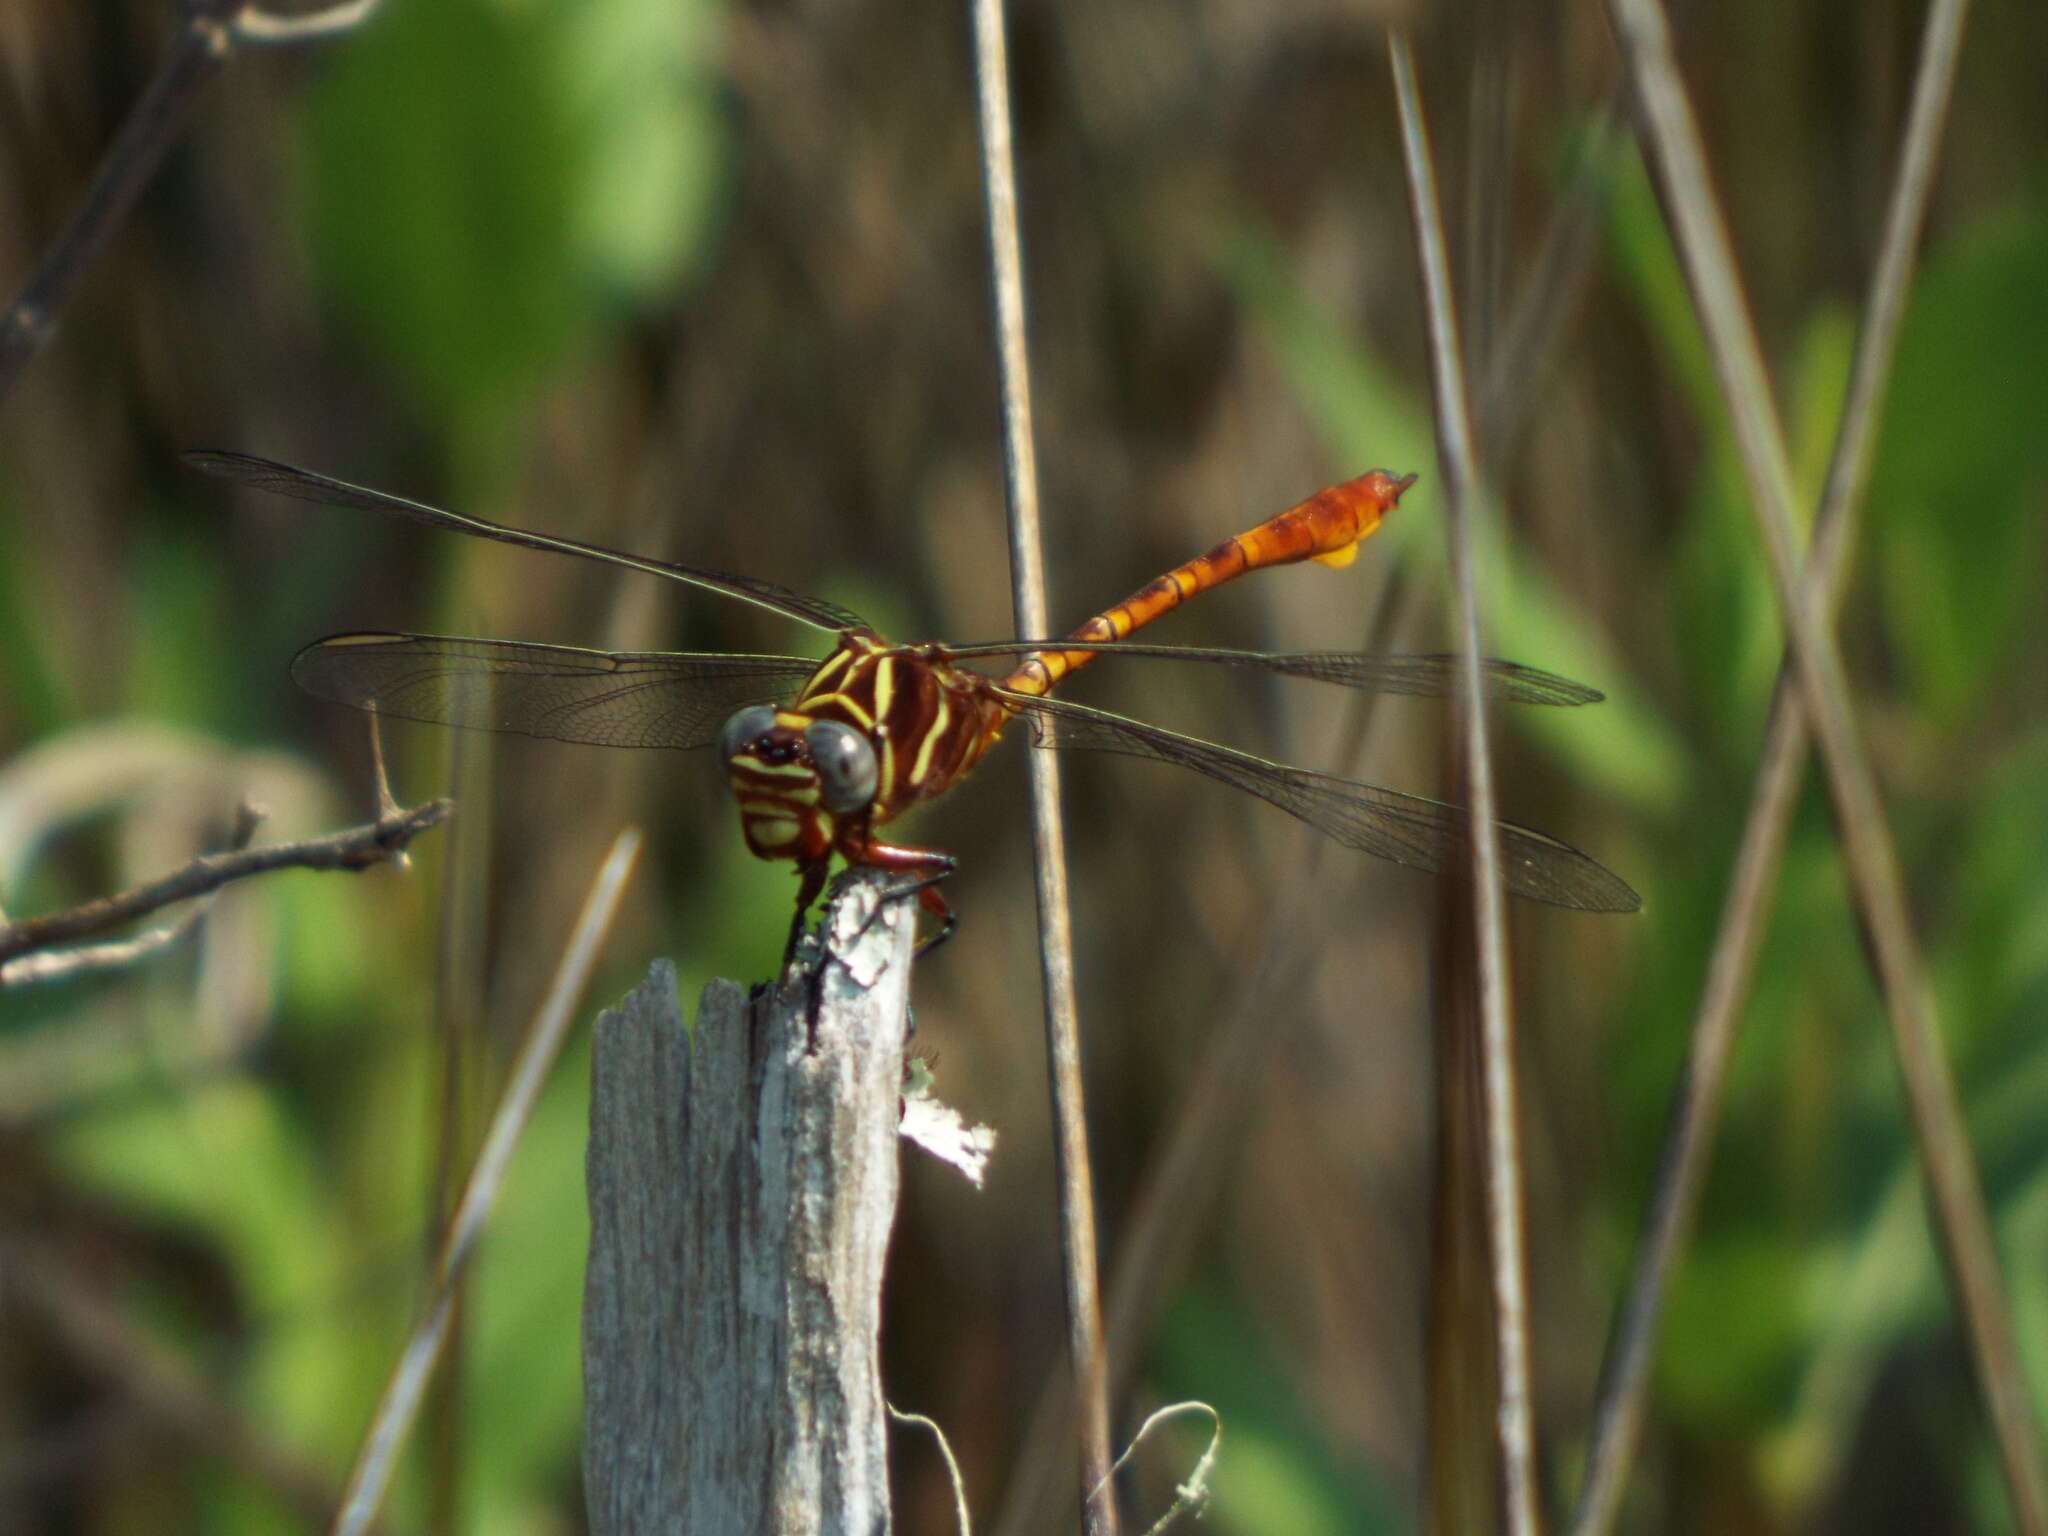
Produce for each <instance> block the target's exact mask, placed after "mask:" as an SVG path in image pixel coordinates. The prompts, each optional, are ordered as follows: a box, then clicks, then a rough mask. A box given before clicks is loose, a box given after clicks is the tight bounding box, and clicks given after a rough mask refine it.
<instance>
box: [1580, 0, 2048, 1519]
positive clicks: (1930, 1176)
mask: <svg viewBox="0 0 2048 1536" xmlns="http://www.w3.org/2000/svg"><path fill="white" fill-rule="evenodd" d="M1608 12H1609V15H1610V17H1611V18H1612V21H1613V24H1614V29H1615V33H1616V36H1617V39H1618V40H1619V42H1620V45H1621V51H1622V55H1623V59H1624V62H1625V65H1626V67H1627V70H1628V73H1629V77H1630V81H1631V84H1632V86H1633V89H1634V92H1635V101H1636V112H1637V122H1638V129H1637V131H1638V136H1639V137H1640V138H1641V140H1642V142H1643V145H1644V149H1645V153H1646V155H1647V157H1648V159H1649V162H1650V165H1651V168H1652V171H1653V173H1654V175H1655V177H1656V181H1657V186H1658V192H1659V196H1660V198H1661V200H1662V202H1663V206H1664V210H1665V217H1666V218H1667V220H1668V221H1669V222H1670V225H1671V229H1672V235H1673V239H1674V241H1675V243H1676V245H1677V248H1678V252H1679V257H1680V260H1681V263H1682V265H1683V267H1684V270H1685V275H1686V282H1687V284H1688V286H1689V288H1690V290H1691V293H1692V297H1693V303H1694V306H1695V308H1696V309H1697V311H1698V313H1699V316H1700V322H1701V326H1702V329H1703V330H1704V331H1705V333H1706V338H1707V346H1708V350H1709V352H1710V354H1711V356H1712V358H1713V363H1714V371H1715V375H1716V377H1717V379H1718V381H1719V383H1720V387H1721V392H1722V395H1723V398H1724V399H1725V401H1726V403H1727V406H1728V410H1729V414H1730V416H1731V418H1732V420H1733V422H1734V427H1735V438H1736V445H1737V448H1738V450H1739V451H1740V454H1741V458H1742V464H1743V470H1744V474H1745V476H1746V478H1747V479H1748V481H1749V488H1750V496H1751V500H1752V502H1753V504H1754V506H1755V510H1756V516H1757V523H1758V526H1759V528H1760V529H1761V531H1762V533H1763V540H1764V548H1765V553H1766V554H1767V556H1768V557H1769V559H1770V564H1771V575H1772V579H1773V581H1774V582H1775V583H1776V586H1777V589H1778V601H1779V607H1780V609H1781V610H1782V612H1783V614H1784V617H1785V624H1786V628H1787V630H1788V631H1789V632H1790V636H1791V650H1792V658H1793V661H1794V664H1795V666H1796V669H1797V676H1798V679H1799V683H1800V686H1801V689H1802V690H1803V692H1804V694H1805V702H1806V708H1807V710H1808V712H1809V713H1810V716H1811V724H1812V728H1813V731H1814V734H1815V737H1816V738H1817V740H1818V742H1819V745H1820V751H1821V760H1822V763H1823V764H1824V766H1825V768H1826V770H1827V777H1828V787H1829V792H1830V794H1831V796H1832V799H1833V803H1834V809H1835V825H1836V833H1837V836H1838V837H1839V838H1840V840H1841V843H1842V849H1843V853H1844V856H1845V859H1846V862H1847V864H1848V867H1849V876H1850V881H1851V885H1852V888H1853V890H1854V893H1855V898H1856V904H1857V908H1858V911H1859V914H1860V917H1861V919H1862V932H1863V936H1864V940H1865V944H1866V946H1867V948H1868V950H1869V952H1870V953H1871V955H1872V956H1873V958H1874V960H1875V963H1876V970H1877V976H1878V982H1879V986H1880V988H1881V990H1882V991H1883V993H1884V998H1885V1007H1886V1011H1887V1013H1888V1015H1889V1016H1890V1020H1891V1025H1892V1033H1893V1038H1894V1043H1895V1045H1896V1048H1897V1050H1898V1053H1899V1066H1900V1073H1901V1075H1902V1076H1903V1077H1904V1078H1905V1082H1906V1094H1907V1101H1908V1104H1909V1107H1910V1110H1911V1114H1912V1120H1913V1128H1914V1134H1915V1138H1916V1140H1917V1142H1918V1144H1919V1148H1920V1154H1921V1157H1922V1158H1923V1159H1924V1161H1925V1163H1926V1168H1927V1183H1928V1192H1929V1195H1930V1197H1931V1199H1932V1201H1933V1204H1934V1208H1935V1214H1936V1217H1937V1224H1938V1227H1939V1230H1940V1234H1941V1239H1942V1250H1943V1254H1944V1256H1945V1258H1946V1260H1947V1263H1948V1267H1949V1272H1950V1275H1951V1277H1952V1279H1953V1281H1954V1284H1955V1288H1956V1293H1957V1303H1958V1305H1959V1307H1960V1309H1961V1312H1962V1316H1963V1321H1964V1324H1965V1327H1966V1329H1967V1331H1968V1334H1969V1338H1970V1346H1971V1351H1972V1354H1973V1357H1974V1359H1975V1364H1976V1369H1977V1375H1978V1379H1979V1381H1980V1383H1981V1384H1982V1386H1983V1390H1984V1393H1985V1396H1986V1399H1987V1403H1988V1407H1989V1410H1990V1416H1991V1423H1992V1430H1993V1435H1994V1437H1995V1439H1996V1441H1997V1444H1998V1451H1999V1457H2000V1460H2001V1462H2002V1464H2003V1467H2004V1472H2005V1477H2006V1482H2007V1485H2008V1486H2009V1488H2010V1490H2011V1493H2012V1498H2013V1504H2014V1508H2015V1510H2016V1512H2017V1514H2018V1517H2019V1520H2020V1523H2021V1526H2022V1527H2023V1528H2024V1529H2026V1530H2028V1531H2030V1532H2040V1531H2044V1530H2048V1482H2044V1479H2043V1474H2042V1469H2041V1463H2040V1459H2039V1452H2038V1450H2037V1446H2036V1437H2035V1430H2034V1423H2033V1417H2034V1416H2033V1410H2032V1406H2031V1403H2030V1402H2029V1399H2028V1397H2027V1393H2026V1386H2025V1382H2024V1379H2023V1378H2022V1376H2021V1374H2020V1370H2019V1364H2018V1352H2017V1349H2016V1346H2015V1341H2014V1334H2013V1325H2012V1317H2011V1309H2010V1305H2009V1303H2008V1301H2007V1298H2006V1296H2005V1291H2004V1286H2003V1282H2002V1281H2001V1279H2000V1277H1999V1273H1998V1264H1997V1255H1996V1250H1995V1248H1994V1246H1993V1243H1992V1238H1991V1223H1990V1219H1989V1216H1988V1215H1987V1213H1986V1211H1985V1206H1984V1195H1983V1190H1982V1188H1981V1186H1980V1185H1979V1182H1978V1178H1977V1169H1976V1163H1975V1160H1974V1158H1973V1156H1972V1154H1971V1151H1970V1147H1969V1140H1968V1136H1967V1134H1966V1132H1965V1129H1964V1125H1963V1118H1962V1111H1961V1107H1960V1105H1959V1103H1958V1101H1957V1097H1956V1090H1955V1083H1954V1081H1953V1079H1952V1078H1951V1076H1950V1074H1949V1069H1948V1061H1947V1058H1946V1057H1945V1056H1944V1055H1943V1053H1942V1050H1941V1045H1940V1031H1939V1027H1938V1024H1937V1021H1936V1019H1935V1015H1934V1007H1933V1002H1932V999H1931V997H1930V995H1929V992H1928V987H1927V980H1926V976H1925V974H1924V967H1923V965H1922V963H1921V959H1920V953H1919V946H1918V943H1917V941H1916V939H1915V937H1914V934H1913V930H1912V925H1911V922H1910V920H1909V918H1908V916H1907V911H1906V902H1905V893H1904V880H1903V877H1902V875H1901V873H1900V870H1899V863H1898V855H1897V851H1896V849H1895V848H1894V846H1893V843H1892V839H1891V834H1890V830H1889V828H1888V827H1887V825H1886V823H1885V818H1884V808H1883V805H1882V803H1881V801H1880V799H1879V797H1878V794H1877V787H1876V783H1875V781H1874V779H1873V777H1872V774H1871V771H1870V765H1869V762H1868V760H1867V759H1866V757H1865V756H1864V753H1863V751H1862V747H1861V744H1860V742H1859V740H1858V738H1857V735H1856V729H1855V721H1854V718H1853V714H1852V711H1851V709H1850V705H1849V689H1848V681H1847V677H1846V673H1845V671H1844V668H1843V666H1842V659H1841V653H1840V651H1839V650H1838V648H1837V647H1836V644H1835V639H1834V634H1833V631H1832V629H1831V627H1830V626H1829V625H1828V624H1827V623H1826V622H1825V621H1824V619H1823V617H1822V615H1821V612H1820V605H1818V604H1816V603H1815V602H1814V601H1813V600H1812V599H1813V596H1814V593H1813V592H1811V591H1809V590H1808V585H1807V584H1806V583H1804V582H1803V581H1802V579H1801V571H1800V564H1799V555H1798V550H1797V543H1796V535H1795V533H1794V531H1793V515H1792V507H1793V493H1792V471H1791V463H1790V459H1789V457H1788V455H1787V452H1786V448H1785V438H1784V433H1783V430H1782V429H1781V427H1780V426H1779V423H1778V419H1777V411H1776V407H1775V404H1774V402H1773V399H1772V396H1771V391H1770V381H1769V377H1768V375H1767V373H1766V371H1765V369H1764V364H1763V356H1762V352H1761V349H1760V348H1759V347H1758V345H1757V340H1756V333H1755V328H1754V326H1753V325H1752V323H1751V321H1750V317H1749V312H1748V308H1747V305H1746V302H1745V300H1744V298H1743V294H1742V289H1741V282H1740V278H1739V275H1738V273H1737V269H1736V265H1735V257H1734V251H1733V248H1732V246H1731V244H1730V242H1729V239H1728V233H1727V228H1726V225H1725V223H1724V222H1723V220H1722V218H1721V215H1720V210H1719V207H1718V205H1717V203H1716V201H1715V198H1714V194H1713V190H1712V186H1711V182H1710V179H1709V176H1708V170H1707V164H1706V155H1705V150H1704V147H1703V145H1702V143H1701V139H1700V134H1699V127H1698V123H1697V121H1696V120H1695V118H1694V116H1693V112H1692V106H1691V103H1690V101H1689V100H1688V99H1687V97H1686V94H1685V88H1684V84H1683V82H1682V81H1681V80H1680V78H1679V75H1678V69H1677V64H1676V62H1675V60H1674V58H1673V55H1672V48H1671V37H1670V29H1669V26H1668V25H1667V23H1666V20H1665V17H1664V13H1663V11H1662V9H1661V8H1660V7H1659V6H1658V5H1657V4H1656V0H1608ZM1815 585H1819V584H1818V583H1816V584H1815Z"/></svg>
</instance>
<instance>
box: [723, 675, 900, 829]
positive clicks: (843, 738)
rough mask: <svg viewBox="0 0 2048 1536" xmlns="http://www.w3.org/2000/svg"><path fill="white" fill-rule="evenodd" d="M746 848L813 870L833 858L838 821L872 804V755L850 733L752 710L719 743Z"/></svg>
mask: <svg viewBox="0 0 2048 1536" xmlns="http://www.w3.org/2000/svg"><path fill="white" fill-rule="evenodd" d="M718 751H719V756H720V757H722V758H723V759H724V760H725V771H726V777H727V778H728V779H729V780H730V782H731V784H732V792H733V797H734V798H735V799H737V800H738V801H739V806H740V826H741V828H742V830H744V832H745V833H746V838H747V846H748V847H749V848H750V849H752V850H753V852H754V854H755V855H756V856H757V857H759V858H763V859H795V860H796V861H797V862H799V863H803V864H810V863H815V862H816V861H817V860H819V859H822V858H824V857H825V856H826V855H827V854H829V853H830V852H831V851H832V846H833V844H834V842H835V841H836V840H837V834H838V825H839V823H840V821H842V820H845V819H848V818H853V817H858V816H861V815H863V814H864V813H866V811H867V810H868V809H869V808H870V807H871V806H872V805H873V804H874V801H875V789H876V786H877V784H878V782H879V779H880V770H879V769H878V767H877V765H876V762H875V749H874V747H873V746H872V745H871V744H870V743H869V741H868V739H867V738H866V737H865V736H863V735H861V733H860V732H858V731H856V730H855V729H854V728H853V727H852V726H850V725H846V724H843V723H842V722H840V721H837V720H820V719H814V718H813V717H811V716H809V715H804V714H798V713H796V712H794V711H791V710H784V709H773V708H771V707H769V706H768V705H766V704H750V705H748V706H747V707H746V708H745V709H743V710H741V711H740V712H739V713H738V714H736V715H734V716H733V717H732V718H731V719H730V720H728V721H726V722H725V729H724V730H722V731H721V732H720V733H719V737H718Z"/></svg>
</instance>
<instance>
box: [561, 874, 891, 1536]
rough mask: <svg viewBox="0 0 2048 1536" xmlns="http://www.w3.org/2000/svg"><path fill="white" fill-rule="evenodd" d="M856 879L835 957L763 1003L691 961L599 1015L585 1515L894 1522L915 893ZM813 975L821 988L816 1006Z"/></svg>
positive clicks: (661, 1521) (652, 1522)
mask: <svg viewBox="0 0 2048 1536" xmlns="http://www.w3.org/2000/svg"><path fill="white" fill-rule="evenodd" d="M874 890H875V887H874V883H873V882H872V881H870V880H860V881H856V882H853V883H852V884H851V885H849V887H848V888H847V889H846V890H845V891H844V892H843V893H842V894H841V895H840V896H838V897H837V898H836V899H835V900H834V902H833V904H832V906H831V908H830V909H829V912H828V916H827V918H826V923H825V928H826V932H827V934H828V935H830V936H831V942H832V945H833V949H834V954H833V957H832V958H831V959H830V960H828V961H826V962H825V963H824V966H823V971H822V975H821V976H820V977H819V979H818V980H817V984H816V990H815V993H813V992H812V990H811V981H812V977H813V974H814V973H813V972H812V971H807V970H805V969H804V968H803V967H801V966H799V967H795V968H793V969H792V971H791V972H790V973H789V979H788V980H786V981H785V983H784V984H783V985H782V986H781V987H780V988H779V989H777V990H775V991H765V990H764V992H763V993H762V995H761V996H760V997H758V998H756V999H754V1000H752V1001H751V1002H750V1001H749V999H748V997H747V995H746V994H745V993H744V992H742V991H741V989H740V988H739V987H738V986H736V985H735V984H733V983H732V982H729V981H722V980H721V981H713V982H712V983H711V984H710V985H709V986H707V987H706V988H705V989H704V994H703V997H702V1000H701V1001H700V1003H699V1006H698V1014H697V1024H696V1028H695V1032H694V1038H693V1037H692V1036H691V1035H690V1034H689V1033H687V1032H686V1030H685V1027H684V1024H683V1021H682V1017H681V1014H680V1012H679V1009H678V1006H677V1001H676V996H675V970H674V967H673V966H672V965H671V964H670V963H669V962H667V961H665V960H661V961H656V962H655V963H654V965H653V966H652V967H651V968H650V969H649V971H648V975H647V979H646V980H645V981H644V982H642V983H641V985H640V986H639V987H638V988H636V989H635V990H634V991H633V992H632V993H630V994H628V996H627V997H626V998H625V999H624V1000H623V1001H622V1002H621V1003H620V1004H619V1005H618V1006H617V1007H616V1008H613V1009H611V1010H610V1011H608V1012H607V1013H606V1014H605V1015H604V1016H603V1017H602V1018H600V1019H599V1020H598V1022H597V1026H596V1060H595V1067H594V1071H593V1074H592V1089H591V1126H590V1152H589V1167H588V1175H589V1192H590V1215H591V1235H590V1267H589V1273H588V1276H587V1279H586V1282H585V1293H584V1315H583V1354H584V1362H583V1378H584V1407H583V1427H584V1444H583V1467H584V1483H585V1498H586V1501H587V1503H588V1507H589V1516H590V1528H591V1530H592V1531H593V1532H596V1533H598V1536H628V1533H630V1536H648V1533H667V1532H688V1533H691V1536H700V1533H703V1536H716V1533H725V1532H732V1533H752V1532H772V1533H785V1532H788V1533H810V1532H817V1533H841V1532H844V1533H857V1536H875V1533H879V1532H884V1531H886V1530H888V1528H889V1502H888V1489H889V1485H888V1460H887V1454H886V1445H885V1435H886V1422H885V1416H884V1413H883V1408H882V1389H881V1377H880V1369H879V1365H878V1362H877V1335H878V1331H879V1326H880V1320H881V1284H882V1265H883V1260H884V1257H885V1254H886V1251H887V1247H888V1241H889V1228H890V1224H891V1222H892V1221H893V1219H894V1216H895V1209H896V1190H897V1163H896V1158H897V1151H896V1146H897V1121H898V1116H899V1095H900V1093H901V1089H902V1075H903V1059H904V1052H905V1046H906V1043H907V1038H908V1024H907V993H906V989H907V984H908V977H909V969H910V967H909V951H910V943H911V937H912V930H913V929H914V927H915V924H914V923H913V922H912V920H911V912H910V911H909V910H906V905H907V904H905V903H903V902H892V903H890V904H889V905H888V906H886V907H885V908H883V909H882V911H881V912H880V913H879V915H876V916H874V918H873V921H872V923H870V924H869V926H868V928H867V931H866V932H865V934H859V935H856V934H855V932H854V930H856V929H857V928H858V927H859V926H860V924H861V923H862V922H863V921H864V920H865V919H866V918H867V917H868V916H869V915H870V914H873V913H874V912H875V894H874ZM814 996H815V1000H816V1008H815V1011H814V1010H813V1007H812V1003H813V998H814Z"/></svg>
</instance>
